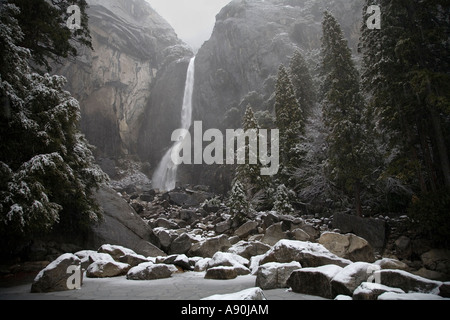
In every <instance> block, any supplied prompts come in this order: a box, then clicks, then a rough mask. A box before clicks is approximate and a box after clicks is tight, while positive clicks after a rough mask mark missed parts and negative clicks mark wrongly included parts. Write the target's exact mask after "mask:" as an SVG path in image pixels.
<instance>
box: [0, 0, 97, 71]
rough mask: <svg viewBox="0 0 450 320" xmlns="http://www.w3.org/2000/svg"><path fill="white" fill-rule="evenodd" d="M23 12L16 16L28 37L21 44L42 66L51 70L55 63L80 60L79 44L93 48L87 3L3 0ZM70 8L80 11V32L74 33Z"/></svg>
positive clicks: (36, 63)
mask: <svg viewBox="0 0 450 320" xmlns="http://www.w3.org/2000/svg"><path fill="white" fill-rule="evenodd" d="M1 2H2V4H3V3H11V4H14V5H15V6H17V7H18V8H19V9H20V12H19V14H17V15H16V18H17V20H18V23H19V25H20V27H21V29H22V32H23V34H24V37H22V38H21V40H20V42H19V43H17V45H19V46H21V47H23V48H27V49H29V50H30V52H31V59H32V60H33V62H34V64H35V65H36V66H38V67H44V68H45V69H46V70H47V71H50V70H51V67H50V64H51V61H56V62H61V59H62V58H69V57H76V56H77V44H79V45H81V46H86V47H88V48H91V49H92V44H91V36H90V31H89V17H88V15H87V13H86V10H87V7H88V5H87V2H86V0H71V1H55V0H53V1H48V0H1ZM70 5H77V6H78V8H80V18H81V25H80V27H81V28H80V29H75V30H70V29H69V28H68V27H67V20H68V19H69V17H70V13H67V9H68V7H69V6H70Z"/></svg>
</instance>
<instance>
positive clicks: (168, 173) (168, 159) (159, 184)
mask: <svg viewBox="0 0 450 320" xmlns="http://www.w3.org/2000/svg"><path fill="white" fill-rule="evenodd" d="M194 75H195V57H193V58H192V59H191V61H190V62H189V67H188V71H187V76H186V85H185V88H184V98H183V108H182V109H181V129H185V130H189V128H190V127H191V124H192V94H193V92H194V81H195V77H194ZM186 133H187V131H186ZM185 138H186V135H185V136H181V137H180V139H179V140H178V142H176V143H175V144H174V145H173V146H172V148H170V149H169V150H168V151H167V152H166V154H165V155H164V157H163V158H162V160H161V162H160V163H159V165H158V167H157V169H156V171H155V173H154V174H153V182H152V184H153V188H155V189H160V190H164V191H171V190H173V189H175V187H176V183H177V172H178V165H176V164H175V163H173V161H172V152H176V151H174V150H179V149H180V148H181V145H182V143H183V140H184V139H185Z"/></svg>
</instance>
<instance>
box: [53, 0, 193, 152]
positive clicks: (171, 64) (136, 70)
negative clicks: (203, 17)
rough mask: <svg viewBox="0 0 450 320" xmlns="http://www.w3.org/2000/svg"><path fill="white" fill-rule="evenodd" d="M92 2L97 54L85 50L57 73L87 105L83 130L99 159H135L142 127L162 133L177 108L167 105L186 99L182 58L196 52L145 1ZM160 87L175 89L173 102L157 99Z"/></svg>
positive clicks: (150, 139)
mask: <svg viewBox="0 0 450 320" xmlns="http://www.w3.org/2000/svg"><path fill="white" fill-rule="evenodd" d="M88 3H89V6H90V7H89V11H88V13H89V17H90V30H91V36H92V44H93V48H94V51H92V50H90V49H87V48H82V49H80V56H79V57H78V58H77V59H76V60H75V61H70V62H68V63H66V64H65V65H64V66H63V67H60V68H59V69H58V70H56V73H59V74H63V75H64V76H66V77H67V78H68V79H69V81H68V90H69V91H70V92H72V94H73V95H74V96H75V97H76V98H77V99H79V101H80V105H81V106H82V124H81V126H82V130H83V132H84V133H85V134H86V136H87V138H88V139H89V141H90V142H91V144H93V145H95V146H96V147H97V155H98V156H101V157H104V156H106V157H120V156H123V155H130V154H131V155H133V154H136V153H137V148H138V141H139V137H140V132H141V130H144V131H145V130H146V129H142V127H143V126H144V127H151V128H152V129H156V130H158V129H159V128H158V123H163V121H165V119H164V118H161V117H164V115H165V114H167V113H172V111H173V110H171V108H176V107H178V105H177V104H171V103H169V102H167V103H166V102H165V101H166V100H167V99H172V100H174V101H177V100H178V99H182V95H183V92H182V89H183V85H184V83H183V80H181V81H179V79H183V78H184V75H183V74H182V73H183V72H184V73H185V72H186V70H185V66H184V63H183V58H185V59H188V58H189V57H190V56H192V52H191V49H190V48H188V47H187V46H186V45H185V44H184V43H183V42H182V41H181V40H179V39H178V37H177V35H176V33H175V31H174V30H173V29H172V27H171V26H170V25H169V24H168V23H167V22H166V21H165V20H164V19H163V18H162V17H161V16H159V14H158V13H157V12H155V11H154V10H153V9H152V8H151V6H150V5H149V4H148V3H147V2H146V1H144V0H88ZM166 72H170V74H171V77H170V79H167V76H166ZM180 82H181V83H180ZM159 87H164V88H166V89H165V90H167V91H169V90H171V88H173V87H174V88H173V89H172V90H171V95H170V96H169V97H168V96H164V97H161V96H160V95H159V98H158V97H156V98H155V97H154V96H158V94H157V92H158V88H159ZM155 110H160V111H156V112H155ZM162 110H164V111H162ZM174 113H175V114H177V113H178V112H177V111H174ZM149 117H151V119H149ZM150 131H151V130H150ZM152 141H158V137H156V136H154V135H153V136H152V137H150V138H149V140H148V141H147V140H146V141H142V139H140V143H141V144H143V145H150V144H152Z"/></svg>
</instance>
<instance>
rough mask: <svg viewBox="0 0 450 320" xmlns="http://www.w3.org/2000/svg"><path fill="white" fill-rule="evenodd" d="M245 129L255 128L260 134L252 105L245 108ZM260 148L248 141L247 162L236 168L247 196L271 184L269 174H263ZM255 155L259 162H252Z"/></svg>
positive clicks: (246, 149)
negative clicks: (253, 147)
mask: <svg viewBox="0 0 450 320" xmlns="http://www.w3.org/2000/svg"><path fill="white" fill-rule="evenodd" d="M242 126H243V129H244V131H246V132H247V131H249V130H254V131H255V133H256V136H257V137H258V135H259V129H260V127H259V124H258V121H257V120H256V118H255V114H254V112H253V109H252V107H251V105H250V104H249V105H247V108H246V110H245V115H244V119H243V123H242ZM257 149H259V144H257ZM255 151H256V154H252V155H250V152H255ZM258 153H259V151H258V150H253V149H252V148H250V147H249V144H248V143H246V146H245V155H246V156H245V157H246V159H245V164H241V165H238V166H237V169H236V177H238V178H239V180H240V181H241V182H242V183H243V185H244V188H245V190H246V193H247V197H248V198H249V199H251V198H252V197H253V195H254V194H255V193H257V192H258V191H260V190H262V189H265V188H267V187H268V185H269V184H270V178H269V177H267V176H262V175H261V169H262V168H263V166H262V164H261V163H260V162H259V159H258ZM252 156H253V157H255V158H256V159H258V160H257V161H258V162H257V164H251V163H250V158H251V157H252Z"/></svg>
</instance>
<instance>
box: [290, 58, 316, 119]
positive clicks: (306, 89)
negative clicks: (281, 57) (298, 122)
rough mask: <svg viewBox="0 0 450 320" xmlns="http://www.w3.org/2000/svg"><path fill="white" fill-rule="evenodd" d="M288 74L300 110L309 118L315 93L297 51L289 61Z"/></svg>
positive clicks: (308, 74)
mask: <svg viewBox="0 0 450 320" xmlns="http://www.w3.org/2000/svg"><path fill="white" fill-rule="evenodd" d="M290 74H291V78H292V85H293V86H294V90H295V95H296V97H297V100H298V103H299V105H300V109H301V110H303V112H304V114H305V115H306V116H310V115H311V114H312V112H313V108H314V105H315V103H316V92H315V88H314V83H313V80H312V77H311V74H310V72H309V69H308V66H307V65H306V61H305V59H304V58H303V56H302V54H301V52H300V51H298V50H296V51H295V53H294V56H293V57H292V59H291V63H290Z"/></svg>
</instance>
